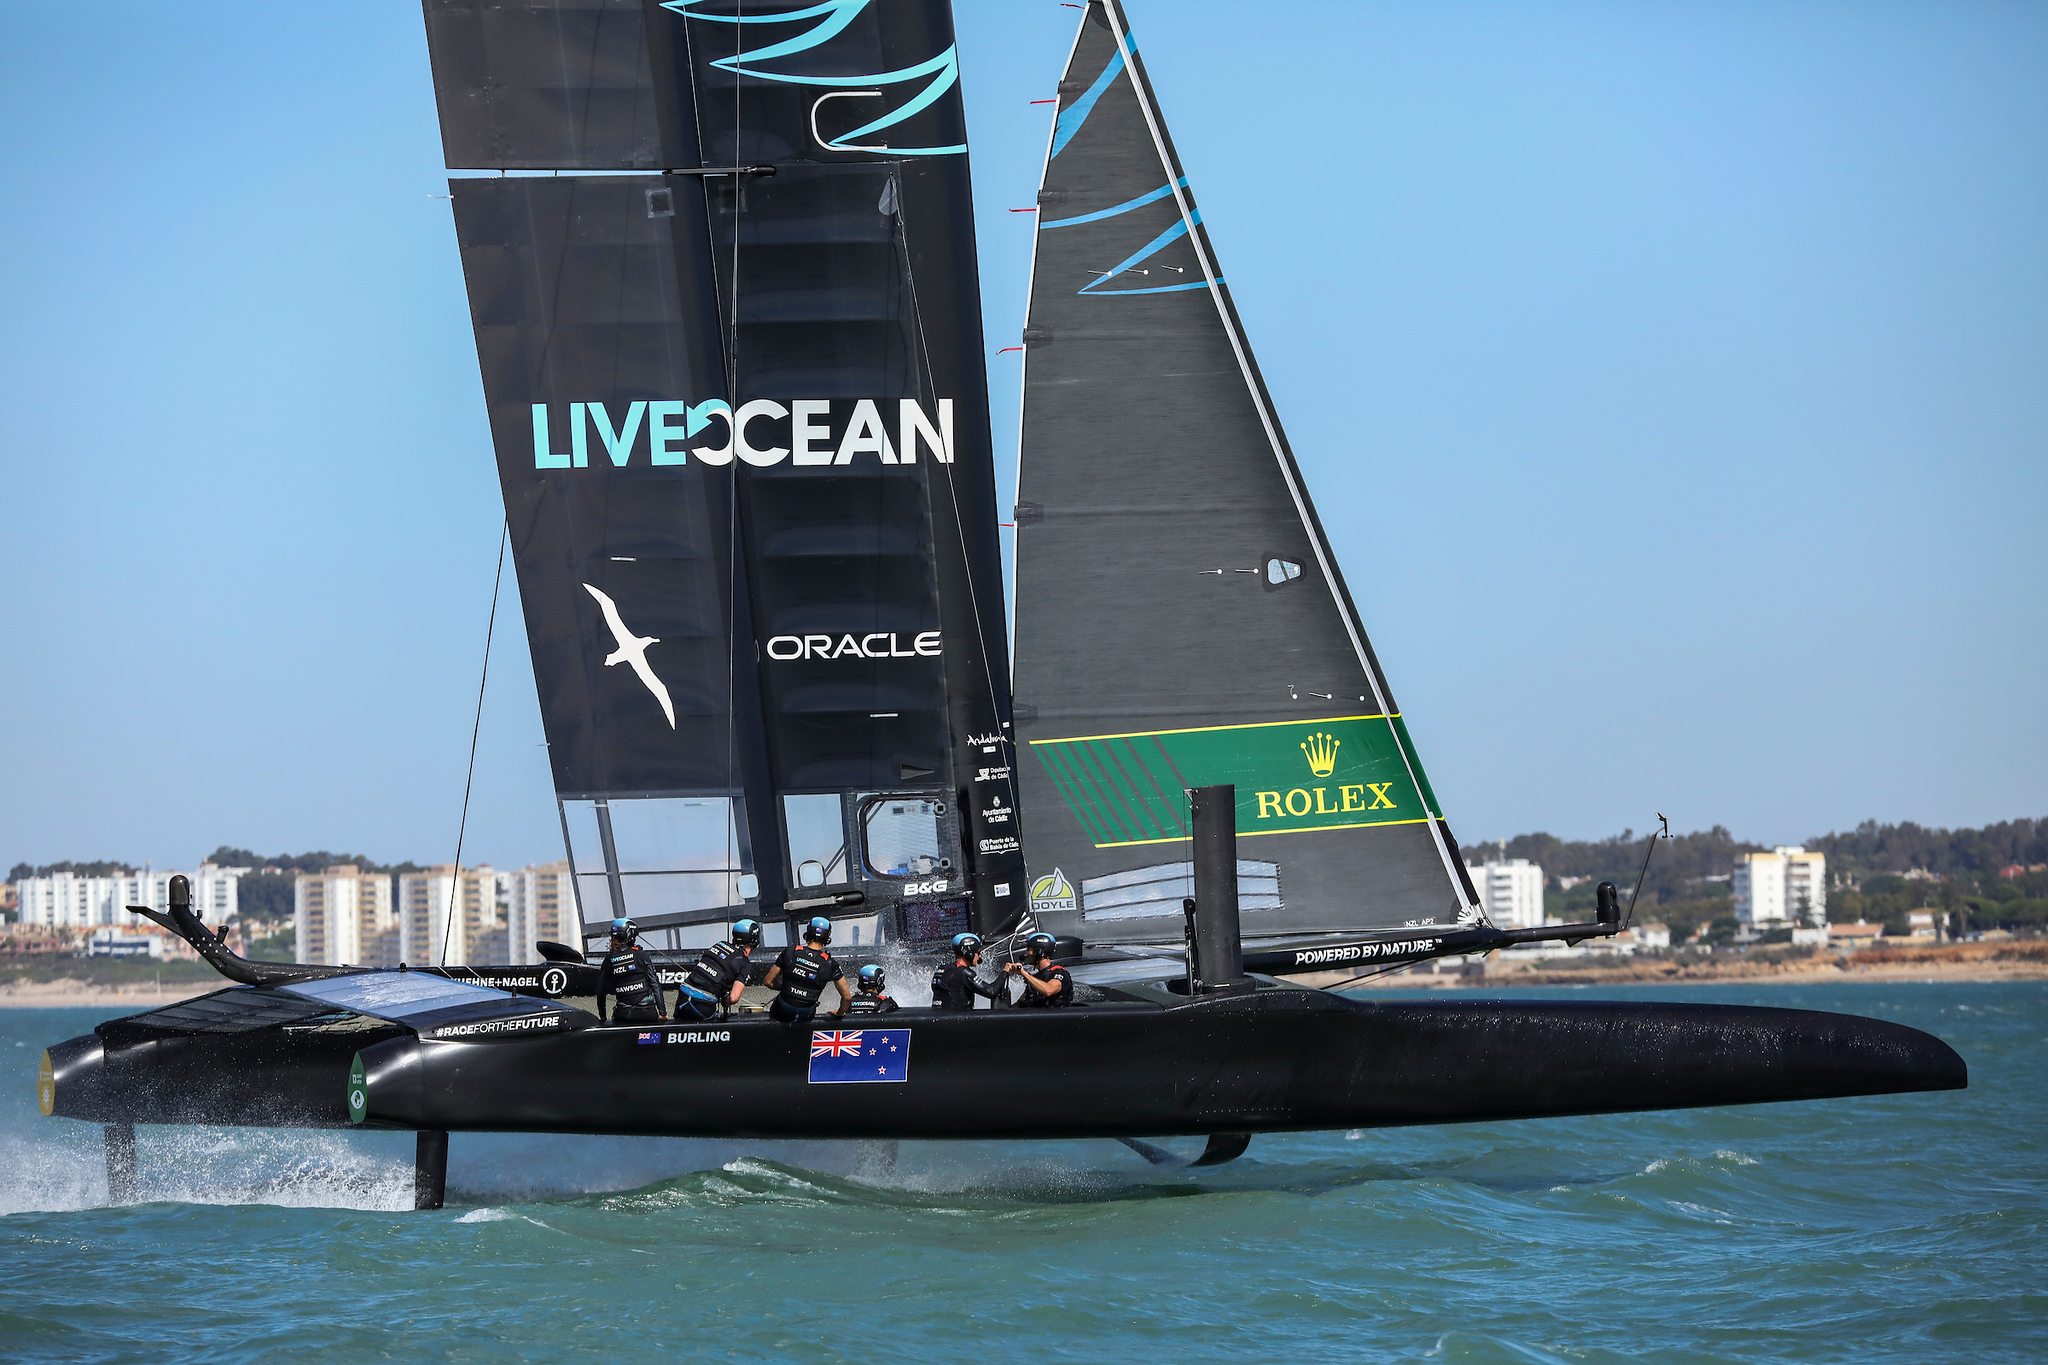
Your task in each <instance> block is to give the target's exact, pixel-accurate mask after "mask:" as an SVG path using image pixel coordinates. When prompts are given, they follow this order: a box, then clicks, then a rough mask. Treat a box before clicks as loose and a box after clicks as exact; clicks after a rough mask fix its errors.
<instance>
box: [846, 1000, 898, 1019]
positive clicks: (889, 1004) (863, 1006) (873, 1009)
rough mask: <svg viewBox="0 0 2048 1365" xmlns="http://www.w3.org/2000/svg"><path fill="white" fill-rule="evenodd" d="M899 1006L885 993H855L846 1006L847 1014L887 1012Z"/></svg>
mask: <svg viewBox="0 0 2048 1365" xmlns="http://www.w3.org/2000/svg"><path fill="white" fill-rule="evenodd" d="M899 1008H901V1007H900V1006H898V1005H897V1003H896V1002H895V1001H894V1000H891V999H890V998H889V997H888V996H886V995H856V996H855V997H853V1003H852V1004H850V1005H848V1006H847V1007H846V1012H847V1013H848V1014H888V1013H890V1012H892V1011H894V1010H896V1009H899Z"/></svg>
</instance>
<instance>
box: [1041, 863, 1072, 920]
mask: <svg viewBox="0 0 2048 1365" xmlns="http://www.w3.org/2000/svg"><path fill="white" fill-rule="evenodd" d="M1073 908H1074V887H1073V884H1072V883H1070V882H1069V881H1068V880H1067V874H1066V873H1064V872H1062V871H1060V870H1059V869H1058V868H1054V869H1053V870H1052V872H1051V873H1050V874H1048V875H1047V876H1043V877H1040V878H1039V879H1038V880H1037V881H1035V882H1033V883H1031V913H1032V914H1034V915H1043V914H1048V913H1051V912H1053V911H1059V910H1066V911H1071V910H1073Z"/></svg>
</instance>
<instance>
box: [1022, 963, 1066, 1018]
mask: <svg viewBox="0 0 2048 1365" xmlns="http://www.w3.org/2000/svg"><path fill="white" fill-rule="evenodd" d="M1020 975H1023V976H1029V977H1031V978H1033V979H1034V980H1038V981H1043V982H1045V983H1047V984H1048V985H1052V984H1057V985H1058V986H1059V989H1058V990H1056V991H1054V992H1053V993H1052V994H1051V995H1041V994H1039V993H1038V992H1037V991H1035V990H1033V989H1031V987H1030V986H1029V985H1028V984H1027V985H1026V986H1025V987H1024V994H1023V995H1021V996H1019V997H1018V998H1017V1008H1018V1009H1020V1010H1042V1009H1058V1008H1060V1007H1061V1006H1063V1005H1071V1004H1073V1003H1074V978H1073V977H1071V976H1068V975H1067V969H1066V968H1065V967H1056V966H1053V965H1052V964H1050V963H1048V964H1047V965H1046V966H1045V967H1044V968H1042V969H1041V968H1038V967H1025V968H1024V969H1023V970H1022V971H1021V973H1020Z"/></svg>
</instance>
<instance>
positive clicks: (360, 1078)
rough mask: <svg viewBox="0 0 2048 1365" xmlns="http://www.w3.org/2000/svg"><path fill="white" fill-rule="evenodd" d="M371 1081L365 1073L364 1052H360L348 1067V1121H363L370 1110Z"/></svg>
mask: <svg viewBox="0 0 2048 1365" xmlns="http://www.w3.org/2000/svg"><path fill="white" fill-rule="evenodd" d="M369 1085H370V1083H369V1081H368V1079H367V1078H365V1077H364V1075H363V1054H362V1053H360V1052H358V1053H357V1054H356V1059H355V1062H354V1064H353V1065H351V1066H350V1067H349V1069H348V1121H349V1122H350V1123H361V1122H362V1121H363V1118H364V1116H365V1115H366V1114H368V1113H369V1112H370V1097H369Z"/></svg>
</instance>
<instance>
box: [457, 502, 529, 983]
mask: <svg viewBox="0 0 2048 1365" xmlns="http://www.w3.org/2000/svg"><path fill="white" fill-rule="evenodd" d="M511 539H512V523H511V521H510V520H507V521H505V522H503V523H501V524H500V525H499V527H498V568H497V571H496V572H495V573H493V574H492V576H491V616H490V620H489V621H488V622H487V623H486V624H485V626H484V671H483V676H482V677H481V678H478V679H477V683H476V723H475V724H473V725H471V726H470V728H469V772H468V774H467V775H466V776H465V777H464V778H463V779H462V819H461V820H460V821H459V822H458V823H457V824H456V826H455V875H454V876H453V877H451V878H450V879H449V881H448V914H447V917H446V918H445V919H443V920H442V921H441V965H442V966H444V967H445V966H447V965H448V936H449V935H450V934H451V933H453V932H454V929H455V895H456V892H458V891H459V890H461V889H462V841H463V838H464V836H466V835H467V834H468V833H469V792H470V787H471V786H472V785H473V784H474V783H475V782H476V741H477V736H478V735H480V734H482V733H483V728H484V687H485V685H486V684H488V683H489V682H490V680H491V637H492V635H494V634H495V633H496V632H497V629H498V589H499V588H500V587H502V586H503V585H504V582H505V543H506V542H507V541H509V540H511ZM465 947H467V945H465ZM463 956H465V957H467V956H468V953H467V952H465V953H464V954H463Z"/></svg>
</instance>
